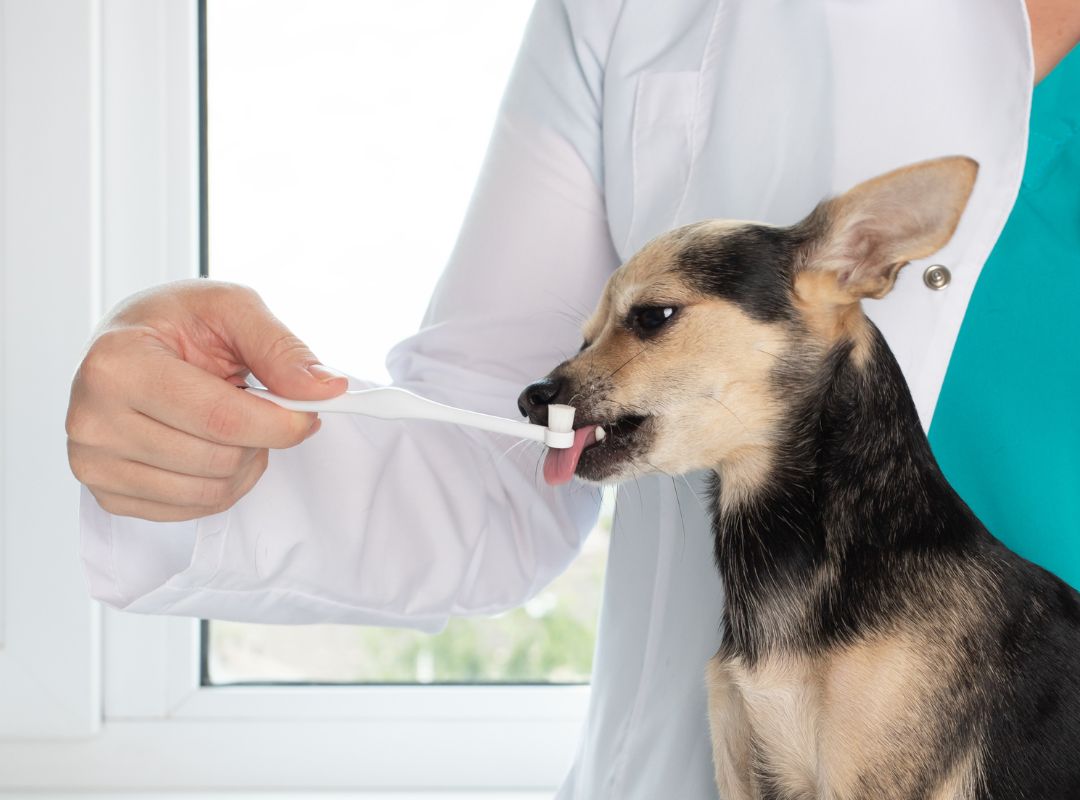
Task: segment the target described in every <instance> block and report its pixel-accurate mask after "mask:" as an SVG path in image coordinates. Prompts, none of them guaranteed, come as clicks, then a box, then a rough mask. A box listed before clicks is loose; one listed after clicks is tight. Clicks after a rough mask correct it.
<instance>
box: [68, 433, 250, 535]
mask: <svg viewBox="0 0 1080 800" xmlns="http://www.w3.org/2000/svg"><path fill="white" fill-rule="evenodd" d="M71 456H72V464H73V466H74V469H75V470H76V477H78V478H79V480H80V481H81V482H82V483H84V484H86V486H87V487H88V488H89V489H90V491H91V493H93V495H94V497H95V498H97V500H98V503H99V504H100V505H101V507H102V508H104V509H105V510H106V511H109V512H110V513H113V514H123V515H125V516H138V517H142V518H143V519H153V520H156V521H165V520H170V521H177V520H186V519H196V518H198V517H204V516H207V515H209V514H214V513H217V512H220V511H224V510H226V509H228V508H231V507H232V506H233V505H234V504H235V503H236V501H237V500H239V499H240V498H241V497H243V496H244V495H245V494H247V493H248V492H249V491H250V490H251V488H252V487H253V486H254V485H255V484H256V482H257V481H258V480H259V478H260V477H261V476H262V474H263V472H264V471H265V470H266V465H267V451H266V450H260V451H258V452H257V453H256V455H255V457H254V458H252V459H251V461H250V462H249V463H248V464H246V465H245V466H244V468H243V469H241V470H239V471H238V472H237V473H236V474H234V475H232V476H230V477H228V478H197V477H193V476H190V475H182V474H179V473H175V472H168V471H166V470H162V469H159V468H157V467H152V466H149V465H147V464H140V463H138V462H135V461H126V460H123V459H119V458H115V457H110V456H100V457H87V456H92V454H84V453H79V452H77V451H76V452H73V453H72V454H71Z"/></svg>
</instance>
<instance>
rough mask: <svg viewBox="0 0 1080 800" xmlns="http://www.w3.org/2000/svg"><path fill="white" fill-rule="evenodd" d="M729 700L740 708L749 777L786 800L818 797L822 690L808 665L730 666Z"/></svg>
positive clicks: (782, 662) (784, 662) (788, 662)
mask: <svg viewBox="0 0 1080 800" xmlns="http://www.w3.org/2000/svg"><path fill="white" fill-rule="evenodd" d="M728 675H729V678H730V680H731V684H732V689H733V693H734V695H735V697H734V698H732V699H733V700H735V701H736V702H738V703H740V704H741V707H742V711H743V713H744V714H745V720H746V723H747V728H748V730H746V731H744V732H738V733H737V732H735V731H732V732H731V733H732V735H748V736H749V737H750V741H751V742H752V752H751V755H750V757H751V760H752V761H753V762H754V767H753V771H754V772H755V773H758V774H767V775H769V776H770V778H771V779H772V780H774V781H776V782H777V783H778V784H779V785H780V786H781V787H783V790H784V792H785V794H786V795H790V796H794V797H801V796H806V797H817V796H818V792H817V787H818V783H819V772H820V768H819V767H820V764H819V760H820V735H819V725H820V721H821V717H822V710H823V709H822V686H821V682H820V679H819V677H818V673H817V670H815V669H814V666H813V665H812V664H810V663H809V662H805V661H795V660H780V659H774V660H772V661H769V662H765V663H762V664H758V665H757V666H756V667H755V668H753V669H748V668H746V667H744V666H742V665H741V664H739V663H732V664H731V665H730V666H729V670H728Z"/></svg>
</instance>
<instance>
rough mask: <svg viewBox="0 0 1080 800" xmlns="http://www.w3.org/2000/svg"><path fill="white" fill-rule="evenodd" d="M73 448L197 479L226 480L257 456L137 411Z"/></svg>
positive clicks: (251, 450) (247, 449)
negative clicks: (173, 426) (208, 439)
mask: <svg viewBox="0 0 1080 800" xmlns="http://www.w3.org/2000/svg"><path fill="white" fill-rule="evenodd" d="M73 444H74V446H75V447H84V446H85V447H87V448H97V449H98V451H99V452H102V453H104V454H107V455H111V456H114V457H116V458H121V459H124V460H130V461H138V462H141V463H143V464H147V465H149V466H152V467H158V468H159V469H163V470H166V471H168V472H177V473H180V474H182V475H190V476H193V477H197V478H228V477H230V476H232V475H235V474H236V473H237V472H239V471H240V470H241V469H243V468H244V466H245V465H247V463H248V462H249V461H251V459H252V458H254V457H255V456H256V454H258V452H259V448H255V447H236V446H233V445H223V444H218V443H217V442H210V441H207V440H206V439H200V438H198V437H197V436H192V435H191V434H188V433H185V432H183V431H178V430H176V429H175V428H170V427H168V426H167V425H163V424H162V423H160V422H158V421H157V420H154V419H151V418H150V417H148V416H146V415H145V414H141V413H139V412H137V411H128V412H125V413H123V415H122V416H121V417H120V418H119V419H118V420H117V424H116V425H115V426H111V425H110V426H109V427H108V429H107V430H103V431H102V432H101V433H100V434H99V435H97V436H84V437H82V438H80V439H79V440H78V441H77V442H75V443H73Z"/></svg>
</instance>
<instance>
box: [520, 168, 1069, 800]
mask: <svg viewBox="0 0 1080 800" xmlns="http://www.w3.org/2000/svg"><path fill="white" fill-rule="evenodd" d="M976 172H977V168H976V165H975V164H974V162H972V161H971V160H970V159H965V158H959V157H953V158H945V159H938V160H936V161H930V162H924V163H922V164H917V165H914V166H911V167H907V168H905V169H901V170H898V171H896V172H893V173H889V174H888V175H884V176H882V177H880V178H876V179H874V180H872V181H869V182H867V183H864V184H862V185H860V186H858V187H856V188H854V189H852V190H851V191H849V192H848V193H846V194H844V195H842V196H841V197H839V198H836V199H833V200H831V201H827V202H825V203H822V204H821V205H820V206H819V207H818V208H817V209H815V210H814V211H813V212H812V213H811V214H810V215H809V216H808V217H807V218H806V219H805V220H804V221H803V222H801V223H799V224H797V225H794V226H792V227H787V228H778V227H773V226H769V225H763V224H752V223H736V222H718V221H712V222H703V223H699V224H696V225H691V226H688V227H685V228H680V229H678V230H675V231H673V232H671V233H668V234H665V235H663V236H661V237H659V238H658V239H656V240H654V241H653V242H651V243H650V244H648V245H647V246H646V247H645V248H644V249H643V250H642V251H641V252H639V253H638V254H637V255H635V256H634V257H633V258H632V259H630V260H629V261H628V262H627V263H626V264H625V265H623V267H621V268H620V269H619V270H618V271H617V272H616V273H615V274H614V275H613V276H612V278H611V280H610V282H609V284H608V286H607V288H606V290H605V292H604V295H603V298H602V300H601V303H600V306H599V308H598V310H597V311H596V312H595V314H594V315H593V316H592V318H591V319H590V320H589V321H588V323H587V324H586V326H585V342H584V344H583V346H582V350H581V352H580V353H579V354H578V355H576V356H575V357H574V358H571V359H569V360H568V361H566V362H564V363H563V364H561V365H559V366H558V367H557V368H556V369H555V370H554V371H553V372H552V373H551V374H550V375H549V376H548V378H547V379H545V382H544V384H543V385H544V387H546V389H547V391H546V392H545V393H542V394H541V395H540V397H541V398H542V399H543V400H544V401H546V402H565V403H570V404H572V405H574V406H576V407H577V409H578V419H579V425H580V426H584V425H588V424H601V425H604V426H605V428H606V430H607V432H608V436H607V437H606V438H605V439H604V440H603V441H602V442H600V443H599V444H596V445H593V446H591V447H589V448H588V449H586V450H585V452H584V453H583V454H582V457H581V460H580V462H579V464H578V467H577V474H578V475H579V476H580V477H583V478H585V479H588V480H593V481H605V482H607V481H618V480H623V479H627V478H631V477H634V476H636V475H640V474H645V473H648V472H665V473H670V474H677V473H683V472H688V471H691V470H696V469H710V470H712V471H713V472H714V475H715V480H714V483H713V489H712V506H711V511H712V517H713V530H714V533H715V537H716V561H717V565H718V567H719V570H720V573H721V575H722V577H723V580H724V585H725V589H726V597H727V600H726V604H725V607H724V609H723V611H722V615H723V621H724V623H725V625H724V638H723V644H722V646H721V648H720V651H719V652H718V653H717V654H716V656H715V657H714V658H713V659H712V660H711V662H710V663H709V664H708V668H707V676H706V679H707V685H708V692H709V718H710V725H711V730H712V738H713V750H714V759H715V767H716V780H717V784H718V786H719V789H720V793H721V797H723V798H724V800H749V799H750V798H753V799H754V800H803V799H804V798H822V800H825V799H828V800H856V798H858V799H860V800H916V799H917V798H918V799H919V800H922V799H924V798H925V799H930V800H969V799H972V800H973V799H974V798H980V799H982V798H994V800H1014V799H1015V800H1019V799H1020V798H1027V799H1028V800H1051V799H1056V798H1080V595H1078V594H1077V593H1076V592H1075V591H1073V590H1072V589H1071V588H1070V587H1068V586H1067V585H1065V584H1064V583H1063V582H1062V581H1060V580H1058V579H1057V578H1056V577H1054V576H1053V575H1051V574H1049V573H1047V572H1046V571H1044V570H1042V569H1040V568H1038V567H1036V566H1034V565H1032V564H1030V563H1029V562H1027V561H1025V560H1023V559H1021V558H1020V557H1018V556H1017V555H1015V554H1013V553H1012V552H1010V551H1009V550H1008V549H1007V548H1005V547H1004V546H1003V545H1002V544H1001V543H1000V542H998V541H997V540H996V539H995V538H994V537H993V536H991V535H990V534H989V533H988V532H987V531H986V529H985V528H984V527H983V526H982V525H981V524H980V522H979V521H978V519H976V518H975V516H974V515H973V514H972V512H971V511H970V510H969V509H968V507H967V506H966V505H965V504H964V502H963V501H962V500H961V499H960V498H959V497H958V496H957V495H956V493H955V492H954V491H953V489H952V488H951V487H950V486H949V484H948V483H947V481H946V480H945V478H944V476H943V475H942V473H941V471H940V470H939V469H938V466H937V464H936V462H935V460H934V457H933V455H932V454H931V452H930V447H929V445H928V443H927V441H926V437H925V436H924V434H923V431H922V428H921V425H920V423H919V419H918V416H917V414H916V411H915V408H914V405H913V403H912V400H911V397H910V394H909V392H908V389H907V386H906V384H905V382H904V378H903V375H902V374H901V371H900V369H899V367H898V365H897V363H896V361H895V360H894V358H893V356H892V354H891V352H890V351H889V348H888V346H887V345H886V343H885V341H884V339H883V338H882V336H881V334H880V333H879V332H878V330H877V329H876V328H875V327H874V325H873V324H872V323H871V322H870V321H869V320H868V319H867V318H866V316H865V315H864V314H863V312H862V309H861V306H860V300H861V299H862V298H866V297H881V296H883V295H884V294H886V293H887V292H888V291H889V290H890V289H891V288H892V285H893V282H894V281H895V279H896V275H897V272H898V271H899V269H900V268H901V267H902V266H903V265H904V264H905V263H907V262H909V261H911V260H913V259H917V258H923V257H926V256H928V255H930V254H932V253H933V252H935V251H936V250H938V249H939V248H940V247H941V246H943V245H944V244H945V242H947V241H948V239H949V238H950V237H951V236H952V234H953V231H954V229H955V227H956V225H957V223H958V221H959V218H960V215H961V212H962V211H963V208H964V206H965V205H966V203H967V199H968V196H969V194H970V192H971V189H972V187H973V185H974V181H975V175H976ZM1048 291H1053V289H1052V287H1048ZM664 309H670V312H669V311H664ZM529 397H530V395H529V392H528V390H527V391H526V393H525V394H523V396H522V402H523V405H524V407H525V410H527V411H528V413H529V415H530V417H531V418H532V419H533V421H534V422H538V423H540V424H544V423H545V422H546V405H544V404H543V403H537V402H535V400H536V398H537V395H536V394H535V393H533V394H532V395H531V397H532V401H530V400H529V399H528V398H529ZM718 613H721V612H720V610H719V609H718Z"/></svg>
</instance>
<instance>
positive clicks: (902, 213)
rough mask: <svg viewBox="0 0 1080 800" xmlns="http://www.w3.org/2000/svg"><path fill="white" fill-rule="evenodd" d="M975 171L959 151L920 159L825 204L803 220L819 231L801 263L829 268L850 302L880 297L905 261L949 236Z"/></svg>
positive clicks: (818, 269) (805, 266)
mask: <svg viewBox="0 0 1080 800" xmlns="http://www.w3.org/2000/svg"><path fill="white" fill-rule="evenodd" d="M978 171H979V165H978V164H977V163H976V162H975V161H973V160H972V159H970V158H966V157H964V156H949V157H946V158H938V159H934V160H933V161H923V162H920V163H918V164H912V165H911V166H908V167H903V168H902V169H898V170H895V171H893V172H889V173H886V174H885V175H880V176H878V177H877V178H872V179H871V180H868V181H866V182H865V183H860V184H859V185H858V186H856V187H855V188H854V189H851V190H850V191H848V192H846V193H845V194H842V195H840V196H839V197H836V198H834V199H832V200H829V201H827V202H826V203H823V204H822V205H821V206H819V207H818V208H817V209H816V210H815V212H814V213H813V214H812V215H811V216H810V217H809V218H808V219H807V221H806V223H805V224H807V225H808V226H810V227H811V228H812V229H813V228H817V229H818V230H817V231H813V230H812V231H811V233H812V235H813V238H812V241H811V243H810V245H809V247H808V249H807V252H806V257H805V260H804V263H803V270H804V271H812V272H817V273H821V272H832V273H834V274H835V275H836V283H837V285H836V289H838V290H839V292H840V294H841V296H842V297H846V298H848V299H850V300H851V301H852V302H855V301H858V300H860V299H862V298H864V297H875V298H878V297H884V296H885V295H886V294H887V293H888V292H889V290H890V289H892V287H893V284H894V283H895V282H896V276H897V274H898V273H899V272H900V269H901V268H902V267H903V266H904V265H905V264H907V263H908V262H909V261H913V260H915V259H918V258H925V257H926V256H929V255H931V254H932V253H935V252H937V251H938V250H940V249H941V248H942V247H943V246H944V245H945V243H946V242H948V241H949V239H950V238H952V235H953V231H955V230H956V226H957V224H958V223H959V222H960V215H961V214H962V213H963V211H964V207H965V206H966V205H967V201H968V198H969V197H970V196H971V190H972V188H973V187H974V186H975V176H976V174H977V173H978ZM796 282H797V283H798V277H796Z"/></svg>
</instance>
